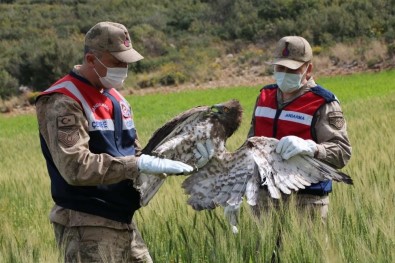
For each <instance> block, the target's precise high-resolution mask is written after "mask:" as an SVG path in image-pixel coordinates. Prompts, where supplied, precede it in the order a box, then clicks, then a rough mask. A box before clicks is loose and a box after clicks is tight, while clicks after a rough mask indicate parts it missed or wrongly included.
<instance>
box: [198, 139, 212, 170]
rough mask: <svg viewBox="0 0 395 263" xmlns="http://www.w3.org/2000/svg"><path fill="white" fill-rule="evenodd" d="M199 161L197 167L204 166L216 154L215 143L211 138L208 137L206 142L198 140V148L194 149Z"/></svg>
mask: <svg viewBox="0 0 395 263" xmlns="http://www.w3.org/2000/svg"><path fill="white" fill-rule="evenodd" d="M193 152H194V154H195V158H196V160H198V161H197V163H196V167H197V168H202V167H203V166H205V165H206V164H207V163H208V161H210V159H211V158H212V157H213V155H214V145H213V141H212V140H211V139H207V140H206V141H205V142H204V143H201V142H198V143H197V144H196V149H194V150H193Z"/></svg>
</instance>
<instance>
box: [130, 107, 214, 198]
mask: <svg viewBox="0 0 395 263" xmlns="http://www.w3.org/2000/svg"><path fill="white" fill-rule="evenodd" d="M209 111H210V107H208V106H199V107H195V108H192V109H189V110H187V111H185V112H183V113H181V114H179V115H177V116H176V117H174V118H173V119H171V120H170V121H168V122H167V123H165V124H164V125H163V126H162V127H161V128H159V129H158V130H156V131H155V132H154V134H153V135H152V136H151V138H150V140H149V141H148V143H147V145H146V146H145V147H144V149H143V150H142V153H143V154H149V155H154V156H160V157H166V158H170V159H174V160H179V158H176V157H175V155H176V154H175V153H177V152H178V153H179V154H181V153H182V151H181V149H182V148H183V147H185V146H186V145H187V144H186V142H187V141H192V140H193V134H191V133H190V132H189V131H188V129H189V130H190V129H191V128H192V127H196V126H197V125H198V124H199V122H201V121H202V120H203V119H204V116H206V114H207V113H208V112H209ZM183 152H187V151H183ZM183 157H184V159H188V160H189V163H193V162H194V161H195V160H193V156H192V155H191V154H189V155H188V156H183ZM184 162H187V161H186V160H184ZM187 163H188V162H187ZM192 165H193V164H192ZM165 178H166V176H165V175H163V176H158V175H152V174H144V173H141V174H140V177H139V181H138V183H137V185H136V188H137V189H138V190H139V192H140V203H141V205H142V206H145V205H147V204H148V202H149V201H150V200H151V199H152V197H153V196H154V195H155V194H156V192H157V191H158V190H159V188H160V186H161V185H162V184H163V182H164V180H165Z"/></svg>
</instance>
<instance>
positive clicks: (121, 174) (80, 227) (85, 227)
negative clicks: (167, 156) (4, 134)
mask: <svg viewBox="0 0 395 263" xmlns="http://www.w3.org/2000/svg"><path fill="white" fill-rule="evenodd" d="M76 69H77V68H75V69H74V72H75V73H77V70H76ZM36 110H37V119H38V124H39V130H40V133H41V135H42V136H43V138H44V140H45V141H46V142H47V145H48V148H49V150H50V152H51V155H52V158H53V159H54V160H56V164H57V168H58V170H59V171H60V173H61V174H62V176H63V177H64V179H65V180H66V181H68V182H69V181H73V182H74V183H75V184H76V185H99V184H111V183H116V182H119V181H122V180H125V179H131V180H133V182H134V183H135V181H136V178H137V177H138V176H139V171H138V167H137V158H136V157H135V156H126V157H112V156H110V155H108V154H91V153H90V151H89V149H88V147H87V145H88V141H89V135H88V122H87V119H86V117H85V115H84V111H83V110H82V108H81V106H80V105H79V104H78V102H76V101H75V100H73V99H71V98H70V97H68V96H65V95H63V94H53V95H50V96H42V97H40V98H39V99H38V101H37V103H36ZM64 116H74V118H73V120H74V121H75V123H74V125H73V126H72V127H70V126H68V127H67V129H68V131H70V129H75V130H76V131H78V135H79V136H78V137H77V138H76V139H75V140H72V142H71V143H70V142H66V141H64V138H63V137H62V136H61V133H62V132H65V131H63V130H62V129H65V128H63V127H62V126H61V125H58V120H59V119H61V118H62V117H64ZM135 147H136V149H140V145H139V143H138V140H136V142H135ZM76 158H77V159H79V160H83V161H81V162H75V161H73V160H75V159H76ZM131 202H133V200H131ZM50 221H51V222H52V223H53V225H54V230H55V236H56V241H57V243H58V245H59V246H61V248H63V249H64V250H63V251H64V253H65V261H66V262H152V259H151V257H150V254H149V252H148V249H147V247H146V245H145V243H144V241H143V239H142V238H141V235H140V233H139V231H138V229H137V228H136V226H135V224H134V223H133V221H132V222H131V224H126V223H121V222H117V221H113V220H110V219H106V218H103V217H100V216H96V215H91V214H87V213H83V212H78V211H74V210H70V209H65V208H62V207H60V206H57V205H55V206H54V207H53V209H52V211H51V213H50ZM103 237H105V239H103Z"/></svg>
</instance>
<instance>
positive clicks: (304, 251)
mask: <svg viewBox="0 0 395 263" xmlns="http://www.w3.org/2000/svg"><path fill="white" fill-rule="evenodd" d="M394 80H395V71H388V72H381V73H378V74H364V75H353V76H342V77H334V78H322V79H319V80H318V83H320V84H321V85H323V86H324V87H326V88H328V89H330V90H331V91H333V92H334V93H335V94H336V95H337V97H338V98H339V100H340V101H341V103H342V108H343V111H344V113H345V117H346V120H347V124H348V130H349V136H350V140H351V142H352V145H353V156H352V160H351V161H350V163H349V165H348V166H347V167H346V168H345V169H344V171H345V172H346V173H348V174H349V175H351V176H352V177H353V179H354V182H355V183H354V186H353V187H348V186H346V185H340V184H335V186H334V193H333V194H332V195H331V206H330V215H329V220H328V224H327V226H326V227H323V226H322V225H320V224H314V225H311V224H309V223H307V222H305V221H303V220H302V221H301V220H300V218H298V217H296V216H295V214H296V212H295V211H294V210H293V209H291V210H290V211H288V212H287V213H286V214H285V216H284V217H283V218H278V216H277V215H276V214H273V215H268V216H267V217H265V219H264V220H263V222H260V223H259V224H256V222H254V221H253V220H252V218H251V217H250V212H249V209H248V207H247V206H244V207H242V212H241V215H240V224H239V230H240V233H239V234H238V235H233V234H232V232H231V230H230V228H229V226H228V224H227V222H226V220H225V219H224V217H223V215H222V210H221V209H216V210H214V211H207V212H195V211H193V210H192V209H191V208H190V207H188V206H186V204H185V201H186V196H185V195H184V194H183V192H182V189H181V187H180V183H181V181H182V177H174V178H169V179H168V180H167V182H166V183H165V184H164V186H163V187H162V188H161V190H160V191H159V192H158V194H157V195H156V196H155V197H154V198H153V200H152V201H151V203H150V204H149V205H148V206H147V207H145V208H143V209H141V210H140V211H139V212H138V213H137V214H136V217H135V219H136V222H137V225H138V227H139V229H140V231H141V232H142V234H143V236H144V239H145V240H146V242H147V245H148V246H149V248H150V251H151V253H152V256H153V258H154V260H155V262H235V263H236V262H237V263H238V262H265V261H268V260H269V259H270V257H271V253H272V250H273V247H274V243H275V237H276V233H277V229H278V228H277V226H278V225H279V222H280V221H281V222H282V229H283V234H284V235H283V237H284V238H283V246H282V249H281V250H280V257H281V260H282V262H395V208H394V202H395V179H394V175H395V172H394V157H395V147H394V145H395V136H393V131H394V128H393V127H394V126H395V84H394V83H395V82H394ZM259 89H260V87H237V88H218V89H208V90H197V91H186V92H180V93H170V94H157V95H147V96H131V97H128V100H129V101H130V102H131V104H132V107H133V110H134V112H135V122H136V125H137V129H138V131H139V135H140V137H141V140H142V142H143V143H146V142H147V141H148V139H149V136H150V135H151V134H152V132H153V131H154V130H155V129H156V128H158V127H160V126H161V125H162V124H164V123H165V122H166V120H168V119H170V118H171V117H173V116H174V115H176V114H178V113H179V112H181V111H183V110H186V109H188V108H190V107H193V106H196V105H206V104H208V105H210V104H213V103H218V102H222V101H226V100H228V99H231V98H237V99H239V100H240V101H241V104H242V105H243V107H244V110H245V112H244V118H243V122H242V126H241V128H240V129H239V130H238V131H237V132H236V134H235V135H233V136H232V138H230V139H229V141H228V147H229V149H231V150H234V149H236V148H237V147H238V146H240V145H241V143H242V142H243V141H244V139H245V137H246V134H247V131H248V128H249V122H250V117H251V114H252V108H253V105H254V102H255V99H256V96H257V95H258V92H259ZM51 206H52V200H51V196H50V189H49V178H48V176H47V172H46V168H45V162H44V159H43V157H42V156H41V152H40V147H39V140H38V134H37V125H36V120H35V116H33V115H21V116H16V117H4V116H1V117H0V221H1V222H2V223H1V225H0V262H57V261H58V257H59V255H58V253H57V250H56V248H55V246H54V238H53V233H52V228H51V225H50V223H49V221H48V212H49V210H50V208H51ZM306 229H310V230H309V231H306Z"/></svg>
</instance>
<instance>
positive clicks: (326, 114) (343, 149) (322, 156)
mask: <svg viewBox="0 0 395 263" xmlns="http://www.w3.org/2000/svg"><path fill="white" fill-rule="evenodd" d="M315 86H317V84H316V83H315V81H314V79H313V78H310V79H309V80H308V81H307V83H306V84H305V85H304V86H303V87H302V88H301V89H300V90H299V92H298V93H297V94H295V95H294V97H293V98H291V99H290V100H289V101H283V100H282V96H281V94H279V92H280V91H279V90H278V94H277V100H278V101H277V103H278V108H279V109H281V108H282V107H283V106H284V105H285V104H287V103H288V102H290V101H292V100H293V99H294V98H296V97H298V96H300V95H301V94H304V93H306V92H307V91H309V89H310V88H312V87H315ZM314 117H315V118H316V122H315V126H314V129H315V133H316V136H317V149H318V152H317V153H316V156H315V158H317V159H319V160H321V161H324V162H326V163H328V164H330V165H331V166H333V167H335V168H342V167H344V166H345V165H346V163H347V162H348V160H349V159H350V157H351V146H350V142H349V140H348V135H347V129H346V122H345V120H344V117H343V112H342V110H341V108H340V105H339V103H338V102H336V101H334V102H331V103H327V104H324V106H323V107H321V108H320V109H319V110H318V112H317V113H316V115H315V116H314ZM251 123H252V125H251V129H250V131H249V133H248V137H251V136H254V126H253V124H254V116H253V120H252V122H251ZM259 196H260V198H259V200H260V201H259V203H258V204H257V206H256V207H254V208H253V210H254V213H256V214H257V215H260V213H261V210H262V209H264V210H266V209H268V208H269V207H273V206H274V207H278V206H279V202H278V201H275V200H273V199H272V198H271V197H270V196H269V193H268V191H266V190H265V189H261V190H260V192H259ZM282 199H284V200H288V199H289V198H288V197H287V196H286V195H283V198H282ZM295 201H296V204H297V205H300V206H303V207H304V206H306V205H307V206H309V205H313V206H312V207H313V209H314V210H316V212H317V213H318V214H319V215H320V216H321V218H322V219H323V220H325V219H326V217H327V213H328V205H329V196H315V195H308V194H298V195H297V196H296V197H295Z"/></svg>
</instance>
